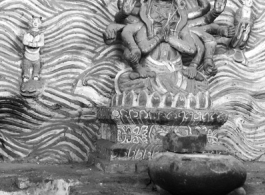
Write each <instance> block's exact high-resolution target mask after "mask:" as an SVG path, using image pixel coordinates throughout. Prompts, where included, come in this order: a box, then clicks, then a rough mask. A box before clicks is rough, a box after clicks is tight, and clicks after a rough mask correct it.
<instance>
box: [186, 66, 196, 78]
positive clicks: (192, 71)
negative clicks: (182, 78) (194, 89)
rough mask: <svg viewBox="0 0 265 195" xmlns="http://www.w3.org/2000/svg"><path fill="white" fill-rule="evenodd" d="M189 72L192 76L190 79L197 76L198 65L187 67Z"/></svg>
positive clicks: (189, 75)
mask: <svg viewBox="0 0 265 195" xmlns="http://www.w3.org/2000/svg"><path fill="white" fill-rule="evenodd" d="M187 71H188V72H187V73H188V75H187V76H188V77H189V78H190V79H193V78H194V77H195V76H196V74H197V68H196V67H194V66H191V67H188V68H187Z"/></svg>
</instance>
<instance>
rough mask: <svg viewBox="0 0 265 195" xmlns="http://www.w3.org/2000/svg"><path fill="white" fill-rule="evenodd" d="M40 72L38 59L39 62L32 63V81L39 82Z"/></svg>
mask: <svg viewBox="0 0 265 195" xmlns="http://www.w3.org/2000/svg"><path fill="white" fill-rule="evenodd" d="M40 71H41V64H40V59H39V60H37V61H35V62H33V71H32V76H33V79H34V80H39V78H40Z"/></svg>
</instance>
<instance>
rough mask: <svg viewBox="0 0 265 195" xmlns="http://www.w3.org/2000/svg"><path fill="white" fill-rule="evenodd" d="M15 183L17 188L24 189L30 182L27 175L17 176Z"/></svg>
mask: <svg viewBox="0 0 265 195" xmlns="http://www.w3.org/2000/svg"><path fill="white" fill-rule="evenodd" d="M16 185H17V187H18V188H19V189H26V188H29V187H30V186H31V183H30V181H29V178H28V177H17V178H16Z"/></svg>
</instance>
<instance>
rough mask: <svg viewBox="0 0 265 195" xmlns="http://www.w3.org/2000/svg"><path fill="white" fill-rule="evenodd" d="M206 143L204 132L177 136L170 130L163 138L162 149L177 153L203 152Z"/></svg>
mask: <svg viewBox="0 0 265 195" xmlns="http://www.w3.org/2000/svg"><path fill="white" fill-rule="evenodd" d="M206 144H207V135H206V134H199V135H188V136H179V135H177V134H176V133H175V132H170V133H168V134H167V135H166V136H165V137H164V138H163V148H164V150H165V151H170V152H177V153H195V152H203V150H204V148H205V146H206Z"/></svg>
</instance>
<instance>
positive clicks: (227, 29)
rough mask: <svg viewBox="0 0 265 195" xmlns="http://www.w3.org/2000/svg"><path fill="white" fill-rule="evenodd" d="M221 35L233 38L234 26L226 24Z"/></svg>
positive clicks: (221, 30)
mask: <svg viewBox="0 0 265 195" xmlns="http://www.w3.org/2000/svg"><path fill="white" fill-rule="evenodd" d="M219 35H220V36H223V37H227V38H232V37H234V36H235V27H234V26H224V27H222V28H220V31H219Z"/></svg>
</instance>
